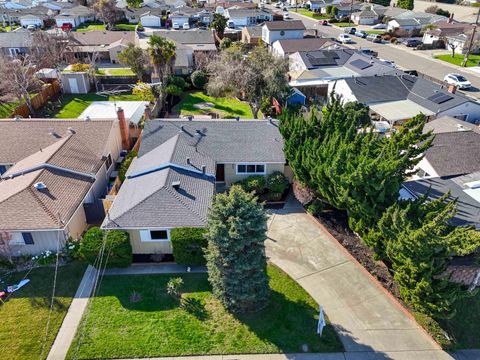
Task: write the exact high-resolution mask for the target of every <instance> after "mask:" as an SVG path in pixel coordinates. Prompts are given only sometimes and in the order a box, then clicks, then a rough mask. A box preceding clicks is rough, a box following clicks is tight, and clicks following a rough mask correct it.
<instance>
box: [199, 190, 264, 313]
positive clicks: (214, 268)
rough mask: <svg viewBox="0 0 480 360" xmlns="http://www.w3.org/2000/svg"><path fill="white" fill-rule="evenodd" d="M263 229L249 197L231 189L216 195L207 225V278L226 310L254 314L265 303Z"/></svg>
mask: <svg viewBox="0 0 480 360" xmlns="http://www.w3.org/2000/svg"><path fill="white" fill-rule="evenodd" d="M266 230H267V217H266V215H265V212H264V210H263V208H262V206H261V205H259V204H258V203H257V199H256V197H255V196H254V195H253V194H249V193H246V192H245V191H243V190H242V189H241V188H240V187H239V186H232V188H231V189H230V191H229V192H228V193H225V194H217V195H216V197H215V200H214V202H213V205H212V208H211V210H210V213H209V216H208V222H207V239H208V247H207V251H206V259H207V268H208V279H209V281H210V283H211V285H212V288H213V293H214V295H215V296H216V297H217V298H218V299H219V300H220V301H221V302H222V304H223V305H224V306H225V307H226V308H227V309H229V310H230V311H233V312H251V311H257V310H260V309H262V308H263V307H265V306H266V305H267V303H268V295H269V291H270V290H269V286H268V277H267V274H266V266H267V261H266V256H265V245H264V242H265V239H266Z"/></svg>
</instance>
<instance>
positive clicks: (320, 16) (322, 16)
mask: <svg viewBox="0 0 480 360" xmlns="http://www.w3.org/2000/svg"><path fill="white" fill-rule="evenodd" d="M297 10H298V11H297ZM288 11H289V12H292V13H294V12H298V13H299V14H302V15H305V16H308V17H311V18H313V19H318V20H322V19H329V18H330V17H329V16H327V15H325V14H316V13H315V12H313V11H311V10H308V9H301V8H298V9H295V8H292V9H288ZM314 15H315V16H314Z"/></svg>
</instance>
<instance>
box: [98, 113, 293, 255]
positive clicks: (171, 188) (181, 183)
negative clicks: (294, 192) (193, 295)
mask: <svg viewBox="0 0 480 360" xmlns="http://www.w3.org/2000/svg"><path fill="white" fill-rule="evenodd" d="M285 168H286V165H285V157H284V154H283V139H282V136H281V135H280V132H279V130H278V122H277V121H275V120H271V121H267V120H225V119H222V120H206V121H202V120H190V121H189V120H181V119H178V120H174V119H164V120H150V121H147V122H146V123H145V128H144V131H143V135H142V144H141V146H140V149H139V152H138V157H137V158H136V159H134V161H133V162H132V164H131V166H130V168H129V170H128V172H127V174H126V180H125V182H124V183H123V185H122V187H121V188H120V191H119V193H118V195H117V196H116V198H115V200H114V201H113V204H112V206H111V208H110V210H109V213H108V216H107V217H106V218H105V220H104V222H103V225H102V227H103V228H105V229H122V230H126V231H128V232H129V234H130V240H131V242H132V247H133V252H134V254H171V253H172V249H171V244H170V231H171V229H173V228H177V227H185V226H188V227H190V226H191V227H203V226H205V224H206V221H207V215H208V209H209V206H210V204H211V202H212V199H213V196H214V194H215V188H216V185H221V186H230V185H231V184H232V183H234V182H236V181H239V180H242V179H244V178H246V177H248V176H250V175H265V176H266V175H268V174H270V173H272V172H275V171H280V172H282V173H284V172H285Z"/></svg>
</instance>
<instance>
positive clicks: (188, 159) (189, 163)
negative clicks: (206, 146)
mask: <svg viewBox="0 0 480 360" xmlns="http://www.w3.org/2000/svg"><path fill="white" fill-rule="evenodd" d="M187 164H188V165H191V161H190V158H189V157H187Z"/></svg>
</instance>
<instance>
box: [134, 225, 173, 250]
mask: <svg viewBox="0 0 480 360" xmlns="http://www.w3.org/2000/svg"><path fill="white" fill-rule="evenodd" d="M127 232H128V233H129V235H130V243H131V244H132V250H133V253H134V254H171V253H172V246H171V244H170V242H166V241H165V242H164V241H141V240H140V231H139V230H127Z"/></svg>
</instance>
